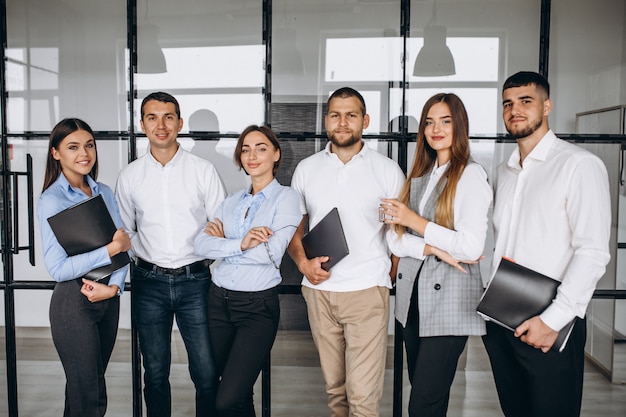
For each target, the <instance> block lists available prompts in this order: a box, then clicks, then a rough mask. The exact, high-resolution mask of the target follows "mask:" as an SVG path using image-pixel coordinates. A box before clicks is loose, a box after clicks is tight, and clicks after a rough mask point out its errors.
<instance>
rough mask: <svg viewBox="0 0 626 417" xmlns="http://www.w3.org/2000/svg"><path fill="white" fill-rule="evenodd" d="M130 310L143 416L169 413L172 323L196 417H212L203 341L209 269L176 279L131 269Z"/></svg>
mask: <svg viewBox="0 0 626 417" xmlns="http://www.w3.org/2000/svg"><path fill="white" fill-rule="evenodd" d="M131 283H132V311H133V318H134V320H135V324H136V327H137V331H138V333H139V346H140V351H141V354H142V357H143V367H144V379H145V386H144V395H145V401H146V408H147V411H148V417H169V416H170V415H171V392H170V383H169V375H170V364H171V336H172V325H173V319H174V317H176V323H177V324H178V329H179V330H180V334H181V336H182V338H183V342H184V343H185V348H186V350H187V357H188V361H189V373H190V375H191V380H192V381H193V383H194V386H195V388H196V417H208V416H213V415H214V409H215V390H216V388H217V373H216V370H215V365H214V362H213V355H212V352H211V347H210V343H209V324H208V292H209V286H210V283H211V281H210V275H209V270H208V268H206V272H204V269H203V272H202V273H195V274H194V273H191V272H190V271H189V270H187V272H186V273H183V274H181V275H171V274H163V273H159V272H158V271H157V270H156V268H154V269H153V270H147V269H143V268H141V267H139V266H136V265H133V268H132V281H131Z"/></svg>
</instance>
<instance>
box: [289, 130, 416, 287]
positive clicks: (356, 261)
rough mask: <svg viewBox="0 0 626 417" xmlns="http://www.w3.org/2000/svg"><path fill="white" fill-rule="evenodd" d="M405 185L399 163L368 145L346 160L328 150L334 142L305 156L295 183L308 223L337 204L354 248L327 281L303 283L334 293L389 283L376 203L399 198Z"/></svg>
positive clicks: (388, 262) (386, 255) (388, 261)
mask: <svg viewBox="0 0 626 417" xmlns="http://www.w3.org/2000/svg"><path fill="white" fill-rule="evenodd" d="M403 184H404V174H403V173H402V170H401V169H400V167H399V166H398V164H396V163H395V162H394V161H392V160H391V159H389V158H387V157H386V156H384V155H382V154H380V153H378V152H376V151H374V150H372V149H370V148H369V147H368V146H367V144H364V145H363V148H362V149H361V151H360V152H359V153H358V154H357V155H355V156H354V157H353V158H352V159H351V160H350V161H349V162H348V163H346V164H344V163H343V162H342V161H341V160H340V159H339V158H338V157H337V155H335V154H334V153H331V152H330V142H328V144H327V145H326V148H325V149H324V150H323V151H320V152H318V153H316V154H314V155H312V156H310V157H308V158H306V159H304V160H302V161H301V162H300V163H299V164H298V166H297V167H296V170H295V172H294V174H293V178H292V180H291V186H292V187H293V188H294V189H295V190H296V191H297V192H298V193H299V194H300V196H301V199H302V201H301V209H302V213H303V214H308V215H309V227H310V228H312V227H314V226H315V225H316V224H317V223H318V222H319V221H320V220H321V219H322V218H323V217H324V216H325V215H326V214H327V213H328V212H329V211H330V210H331V209H332V208H333V207H337V209H338V211H339V216H340V217H341V223H342V226H343V229H344V233H345V235H346V240H347V243H348V249H349V251H350V254H349V255H348V256H346V257H345V258H343V259H342V260H341V261H339V263H337V264H336V265H335V266H334V267H332V268H331V270H330V278H329V279H328V280H326V281H324V282H322V283H321V284H319V285H312V284H311V283H310V282H309V281H308V279H306V277H305V278H303V280H302V285H304V286H307V287H310V288H314V289H318V290H325V291H335V292H347V291H358V290H363V289H366V288H371V287H375V286H380V287H388V288H391V280H390V278H389V271H390V269H391V260H390V258H389V252H388V250H387V245H386V243H385V239H384V232H385V224H384V223H381V222H379V221H378V207H379V201H380V199H381V198H384V197H390V198H396V197H398V194H399V193H400V190H401V188H402V185H403Z"/></svg>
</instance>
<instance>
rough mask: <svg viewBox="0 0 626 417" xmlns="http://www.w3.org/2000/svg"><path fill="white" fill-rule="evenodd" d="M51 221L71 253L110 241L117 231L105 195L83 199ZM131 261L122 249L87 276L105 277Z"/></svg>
mask: <svg viewBox="0 0 626 417" xmlns="http://www.w3.org/2000/svg"><path fill="white" fill-rule="evenodd" d="M48 223H49V224H50V227H51V228H52V231H53V232H54V235H55V236H56V238H57V240H58V241H59V243H60V244H61V246H62V247H63V249H65V252H67V254H68V255H69V256H74V255H79V254H81V253H85V252H90V251H92V250H94V249H97V248H101V247H102V246H106V245H108V244H109V243H110V242H111V240H112V239H113V235H114V234H115V232H116V231H117V228H116V227H115V223H114V222H113V219H112V218H111V214H110V213H109V210H108V209H107V206H106V203H105V202H104V199H103V198H102V195H97V196H95V197H92V198H89V199H87V200H84V201H81V202H80V203H78V204H75V205H73V206H72V207H70V208H67V209H65V210H63V211H61V212H59V213H57V214H55V215H54V216H52V217H49V218H48ZM129 263H130V257H129V256H128V253H126V252H120V253H118V254H117V255H115V256H114V257H113V258H111V264H110V265H106V266H103V267H101V268H96V269H94V270H92V271H90V272H88V273H87V274H86V275H85V278H88V279H91V280H95V281H98V280H101V279H103V278H106V277H108V276H109V275H111V274H112V273H113V272H115V271H117V270H118V269H120V268H122V267H123V266H124V265H128V264H129Z"/></svg>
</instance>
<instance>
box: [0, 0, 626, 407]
mask: <svg viewBox="0 0 626 417" xmlns="http://www.w3.org/2000/svg"><path fill="white" fill-rule="evenodd" d="M262 2H263V8H262V10H263V34H262V37H263V38H262V39H263V43H264V44H265V46H266V66H267V67H266V72H265V87H264V89H263V93H264V96H265V122H266V123H269V122H270V120H269V115H270V107H271V102H272V65H271V62H272V0H262ZM410 3H411V1H410V0H401V7H400V29H401V36H403V38H404V44H403V49H404V56H405V57H406V43H407V38H409V36H410ZM6 7H7V0H0V10H1V11H2V14H0V39H1V42H2V48H1V51H0V134H1V135H2V137H1V139H2V140H1V152H2V154H1V158H2V159H1V160H0V164H1V168H2V172H1V174H2V178H1V183H0V191H1V194H2V200H3V202H4V203H3V204H4V206H3V207H4V210H2V218H1V219H0V220H1V221H2V225H3V227H2V237H1V239H2V240H1V243H2V261H3V268H4V271H3V272H4V281H0V290H3V291H4V302H5V342H6V345H5V352H6V377H7V404H8V412H9V416H11V417H17V416H18V415H19V414H18V392H17V357H16V353H17V352H16V337H15V294H14V291H15V290H18V289H39V290H41V289H50V290H51V289H53V288H54V284H55V283H54V282H42V281H14V271H13V253H17V251H19V250H20V249H25V248H28V246H27V247H20V245H19V242H15V241H12V240H11V235H12V234H13V232H16V230H12V228H15V227H16V224H17V223H12V222H11V220H12V219H11V214H10V213H11V210H9V207H8V204H9V203H8V202H10V201H11V195H10V190H11V189H12V187H13V189H17V181H16V178H17V176H20V175H26V176H27V178H28V176H29V175H30V174H29V172H32V162H29V163H28V165H29V167H30V168H31V169H28V170H27V172H25V173H23V172H11V171H10V169H9V167H7V165H8V161H9V148H8V137H9V136H16V135H9V134H8V133H7V116H6V114H7V112H6V109H7V97H8V91H7V87H6V75H5V74H6V64H5V63H6V56H5V51H6V48H7V38H8V36H7V21H6ZM550 9H551V1H550V0H542V1H541V33H540V45H539V72H540V73H541V74H543V75H545V76H547V75H548V60H549V39H550V36H549V35H550V34H549V30H550ZM127 45H128V50H129V54H130V56H129V62H130V66H129V69H128V77H129V81H130V85H131V91H129V93H128V104H129V112H130V117H129V120H130V122H129V126H128V131H126V132H117V133H115V134H111V133H110V132H103V134H102V135H100V134H98V137H101V136H102V137H105V138H106V137H107V136H108V137H128V140H129V148H128V161H129V162H130V161H133V160H135V159H136V157H137V154H136V139H137V136H138V134H137V132H135V126H134V119H133V115H134V111H135V108H134V107H135V105H134V98H136V97H135V95H136V90H135V89H134V75H135V73H136V67H137V0H127ZM401 87H402V90H403V105H402V106H403V113H406V109H405V93H406V88H407V87H408V85H407V81H406V72H405V75H404V76H403V80H402V85H401ZM399 130H400V132H399V133H393V134H386V135H371V136H369V137H371V138H377V139H384V140H389V141H390V144H391V142H396V143H397V144H398V162H399V164H400V166H401V167H402V169H403V170H404V171H405V172H406V170H407V148H408V143H409V142H412V141H414V138H413V137H412V136H413V134H409V133H408V125H407V120H406V117H402V118H401V120H400V129H399ZM29 136H31V137H32V136H38V135H29ZM181 136H184V135H181ZM225 136H231V135H223V134H219V133H206V134H200V135H198V134H194V137H195V138H198V137H200V139H201V140H202V139H205V140H207V139H208V140H210V139H215V138H220V137H225ZM280 136H281V140H294V139H295V140H306V139H309V140H310V139H325V136H324V135H320V134H309V133H307V134H304V133H288V134H281V135H280ZM481 139H485V138H481ZM491 139H493V140H496V141H506V139H504V137H494V138H491ZM624 141H626V139H624V140H623V142H624ZM389 149H391V146H390V147H389ZM30 178H31V179H30V180H29V181H30V188H31V192H30V193H29V194H30V195H29V206H30V209H31V213H32V198H33V195H32V176H30ZM31 217H32V215H31ZM31 220H32V219H31ZM29 235H30V240H29V242H34V239H33V236H32V232H31V231H29ZM30 245H31V243H29V246H30ZM32 249H33V248H32V247H30V250H31V260H32V261H31V262H34V254H33V253H34V252H32ZM126 290H127V291H130V293H131V304H132V287H131V286H130V285H129V284H128V283H127V284H126ZM279 292H280V293H281V294H299V293H300V286H296V285H281V286H280V287H279ZM594 298H602V299H626V291H623V290H622V291H620V290H596V292H595V293H594ZM131 327H132V330H131V334H132V343H131V350H132V358H131V362H132V379H133V381H132V387H133V395H132V398H133V416H134V417H140V416H141V415H142V395H141V363H140V354H139V344H138V338H137V333H136V330H135V326H134V324H132V325H131ZM399 330H400V329H399V328H398V327H396V332H395V333H396V336H395V346H394V355H393V356H394V378H393V384H394V399H393V416H394V417H397V416H401V415H402V374H403V351H402V338H401V331H399ZM270 370H271V366H270V361H269V358H268V362H267V364H266V366H265V367H264V368H263V371H262V414H263V417H270V415H271V398H270V386H271V379H270V377H271V371H270Z"/></svg>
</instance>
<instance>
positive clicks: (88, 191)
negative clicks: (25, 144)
mask: <svg viewBox="0 0 626 417" xmlns="http://www.w3.org/2000/svg"><path fill="white" fill-rule="evenodd" d="M97 156H98V155H97V150H96V141H95V139H94V137H93V131H92V130H91V128H90V127H89V125H87V123H85V122H84V121H82V120H80V119H64V120H62V121H60V122H59V123H58V124H57V125H56V126H55V127H54V129H53V130H52V132H51V133H50V142H49V145H48V159H47V162H46V174H45V178H44V185H43V192H42V194H41V197H40V198H39V204H38V207H37V215H38V218H39V228H40V230H41V240H42V244H43V254H44V262H45V264H46V268H47V269H48V272H49V273H50V275H51V276H52V278H53V279H54V280H55V281H57V284H56V286H55V287H54V292H53V293H52V299H51V300H50V330H51V332H52V340H53V342H54V346H55V347H56V349H57V352H58V354H59V357H60V359H61V363H62V364H63V369H64V370H65V377H66V385H65V411H64V413H63V416H64V417H70V416H71V417H102V416H104V414H105V412H106V406H107V394H106V385H105V381H104V373H105V371H106V367H107V364H108V363H109V358H110V357H111V352H112V350H113V345H114V344H115V337H116V335H117V325H118V318H119V309H120V302H119V295H121V293H122V291H123V289H124V280H125V278H126V273H127V272H128V266H126V267H124V268H121V269H119V270H117V271H115V272H114V273H113V274H112V275H111V276H110V277H108V278H105V279H103V280H100V281H99V282H95V281H91V280H88V279H85V278H82V277H83V276H84V275H85V274H86V273H87V272H89V271H91V270H93V269H96V268H99V267H102V266H106V265H109V264H110V263H111V258H112V257H113V256H115V255H117V254H118V253H120V252H125V251H128V250H129V249H130V238H129V236H128V234H127V233H126V232H124V230H123V229H121V225H122V220H121V218H120V215H119V210H118V207H117V203H116V201H115V198H114V196H113V192H112V191H111V189H110V188H109V187H108V186H106V185H105V184H102V183H99V182H96V178H97V175H98V162H97ZM98 194H101V195H102V197H103V198H104V201H105V203H106V205H107V208H108V209H109V212H110V213H111V217H112V218H113V221H114V223H115V225H116V226H117V227H120V228H119V229H118V230H117V232H115V235H114V236H113V240H112V241H111V243H109V244H108V245H106V246H103V247H101V248H98V249H95V250H93V251H91V252H86V253H81V254H79V255H74V256H68V255H67V253H66V252H65V250H64V249H63V247H61V245H60V244H59V242H58V240H57V238H56V237H55V235H54V232H53V231H52V229H51V228H50V225H49V224H48V218H49V217H51V216H53V215H55V214H57V213H59V212H61V211H63V210H65V209H66V208H69V207H71V206H73V205H75V204H77V203H79V202H81V201H83V200H86V199H87V198H90V197H95V196H96V195H98ZM85 233H88V231H85Z"/></svg>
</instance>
